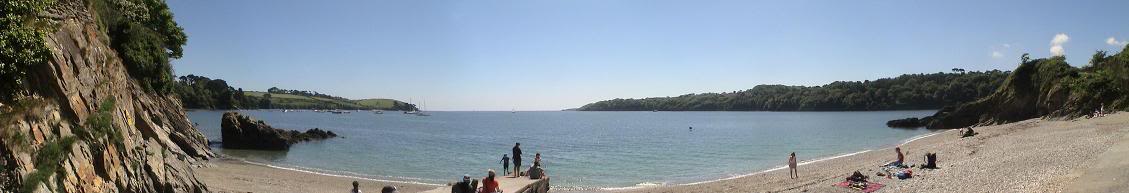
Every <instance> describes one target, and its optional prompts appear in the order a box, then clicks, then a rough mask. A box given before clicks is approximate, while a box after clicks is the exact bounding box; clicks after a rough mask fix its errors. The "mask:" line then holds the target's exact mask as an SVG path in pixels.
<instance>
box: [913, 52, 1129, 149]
mask: <svg viewBox="0 0 1129 193" xmlns="http://www.w3.org/2000/svg"><path fill="white" fill-rule="evenodd" d="M1126 50H1129V47H1126ZM1127 73H1129V52H1126V51H1125V50H1123V51H1122V52H1121V53H1119V54H1116V55H1112V56H1106V55H1105V52H1098V53H1097V54H1095V55H1094V58H1093V59H1092V61H1091V65H1089V66H1086V67H1083V68H1075V67H1073V66H1070V65H1069V64H1067V63H1066V59H1065V58H1064V57H1052V58H1045V59H1036V60H1031V61H1024V62H1023V63H1021V64H1020V65H1019V67H1018V68H1016V69H1015V71H1014V72H1012V74H1011V75H1010V76H1009V77H1008V78H1007V80H1005V81H1004V84H1003V85H1001V86H1000V88H999V89H997V90H996V92H995V93H993V94H991V95H989V96H987V97H985V98H981V99H979V100H976V101H974V102H969V103H965V104H961V105H958V106H951V107H946V108H944V109H941V110H940V111H938V112H937V113H936V114H934V115H933V116H929V117H925V118H923V119H921V122H923V123H926V124H927V125H926V127H927V128H930V129H951V128H961V127H967V126H973V125H993V124H1003V123H1010V122H1015V121H1020V120H1026V119H1031V118H1039V117H1042V118H1053V119H1064V118H1065V119H1068V118H1076V117H1082V116H1089V115H1091V114H1093V112H1095V111H1097V110H1099V109H1104V110H1106V111H1107V112H1108V111H1114V110H1125V109H1126V108H1129V96H1127V94H1129V74H1127Z"/></svg>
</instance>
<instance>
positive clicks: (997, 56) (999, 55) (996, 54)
mask: <svg viewBox="0 0 1129 193" xmlns="http://www.w3.org/2000/svg"><path fill="white" fill-rule="evenodd" d="M1003 57H1004V54H1003V53H1000V51H992V58H995V59H1000V58H1003Z"/></svg>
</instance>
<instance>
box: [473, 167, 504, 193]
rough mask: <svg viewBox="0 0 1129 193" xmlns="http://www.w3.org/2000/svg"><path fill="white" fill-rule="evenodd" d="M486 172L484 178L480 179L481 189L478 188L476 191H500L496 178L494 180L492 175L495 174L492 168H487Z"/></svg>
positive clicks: (488, 192)
mask: <svg viewBox="0 0 1129 193" xmlns="http://www.w3.org/2000/svg"><path fill="white" fill-rule="evenodd" d="M486 173H487V175H486V178H483V179H482V189H479V190H478V193H495V192H497V193H501V192H502V188H501V187H500V185H499V184H498V180H494V176H495V175H497V174H495V173H494V170H487V171H486Z"/></svg>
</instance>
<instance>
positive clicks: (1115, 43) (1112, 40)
mask: <svg viewBox="0 0 1129 193" xmlns="http://www.w3.org/2000/svg"><path fill="white" fill-rule="evenodd" d="M1126 43H1129V42H1126V41H1124V40H1122V41H1117V38H1113V37H1109V39H1105V44H1109V45H1111V46H1124V45H1125V44H1126Z"/></svg>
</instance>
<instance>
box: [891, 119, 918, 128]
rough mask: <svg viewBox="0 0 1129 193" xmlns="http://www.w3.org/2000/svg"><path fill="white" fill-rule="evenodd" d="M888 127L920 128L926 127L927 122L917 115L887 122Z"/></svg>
mask: <svg viewBox="0 0 1129 193" xmlns="http://www.w3.org/2000/svg"><path fill="white" fill-rule="evenodd" d="M886 126H887V127H893V128H918V127H924V126H925V124H924V122H922V120H921V119H918V118H917V117H910V118H905V119H895V120H890V121H887V122H886Z"/></svg>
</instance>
